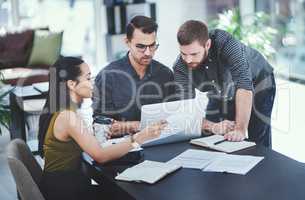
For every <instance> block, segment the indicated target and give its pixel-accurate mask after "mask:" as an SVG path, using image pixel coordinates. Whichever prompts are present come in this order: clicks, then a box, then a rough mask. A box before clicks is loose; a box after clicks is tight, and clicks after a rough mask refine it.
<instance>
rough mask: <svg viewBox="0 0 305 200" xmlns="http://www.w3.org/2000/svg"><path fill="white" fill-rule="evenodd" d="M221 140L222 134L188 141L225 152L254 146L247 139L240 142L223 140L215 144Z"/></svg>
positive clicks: (222, 138)
mask: <svg viewBox="0 0 305 200" xmlns="http://www.w3.org/2000/svg"><path fill="white" fill-rule="evenodd" d="M222 140H224V136H222V135H212V136H209V137H203V138H197V139H192V140H191V141H190V143H191V144H194V145H198V146H202V147H206V148H209V149H214V150H217V151H222V152H226V153H232V152H234V151H238V150H242V149H246V148H248V147H252V146H255V143H254V142H248V141H241V142H231V141H224V142H221V143H219V144H215V143H217V142H219V141H222Z"/></svg>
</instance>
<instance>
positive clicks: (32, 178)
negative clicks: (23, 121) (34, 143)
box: [7, 139, 44, 200]
mask: <svg viewBox="0 0 305 200" xmlns="http://www.w3.org/2000/svg"><path fill="white" fill-rule="evenodd" d="M7 159H8V164H9V167H10V170H11V172H12V174H13V177H14V179H15V182H16V185H17V190H18V192H19V195H20V197H21V199H22V200H44V197H43V195H42V194H41V192H40V190H39V187H38V185H39V182H40V180H41V177H42V169H41V167H40V165H39V164H38V162H37V161H36V160H35V158H34V156H33V154H32V152H31V150H30V148H29V147H28V146H27V145H26V144H25V142H24V141H23V140H21V139H15V140H13V141H11V142H10V143H9V145H8V147H7Z"/></svg>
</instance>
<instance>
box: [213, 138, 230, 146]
mask: <svg viewBox="0 0 305 200" xmlns="http://www.w3.org/2000/svg"><path fill="white" fill-rule="evenodd" d="M225 141H227V140H226V139H223V140H220V141H218V142H215V143H214V145H217V144H220V143H223V142H225Z"/></svg>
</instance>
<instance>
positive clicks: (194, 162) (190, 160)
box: [167, 149, 225, 169]
mask: <svg viewBox="0 0 305 200" xmlns="http://www.w3.org/2000/svg"><path fill="white" fill-rule="evenodd" d="M221 155H225V153H221V152H211V151H204V150H195V149H188V150H186V151H184V152H183V153H181V154H180V155H178V156H176V157H175V158H173V159H172V160H170V161H168V162H167V163H169V164H175V165H181V166H182V167H183V168H192V169H203V168H204V167H206V166H207V165H208V164H210V163H211V162H212V161H213V160H214V159H215V158H216V157H218V156H221Z"/></svg>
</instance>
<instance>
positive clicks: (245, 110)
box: [235, 89, 253, 133]
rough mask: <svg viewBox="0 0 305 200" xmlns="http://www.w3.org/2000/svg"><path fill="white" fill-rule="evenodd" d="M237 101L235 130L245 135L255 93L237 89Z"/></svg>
mask: <svg viewBox="0 0 305 200" xmlns="http://www.w3.org/2000/svg"><path fill="white" fill-rule="evenodd" d="M235 99H236V101H235V108H236V109H235V113H236V116H235V123H236V125H235V130H237V131H241V132H243V133H245V132H246V131H247V129H248V124H249V120H250V116H251V109H252V99H253V92H252V91H250V90H245V89H237V91H236V97H235Z"/></svg>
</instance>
